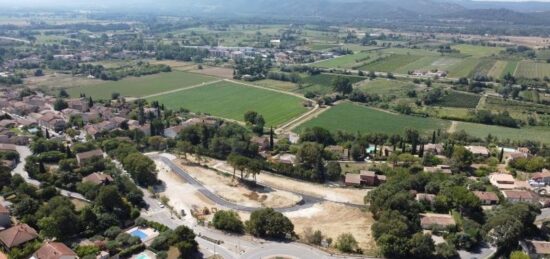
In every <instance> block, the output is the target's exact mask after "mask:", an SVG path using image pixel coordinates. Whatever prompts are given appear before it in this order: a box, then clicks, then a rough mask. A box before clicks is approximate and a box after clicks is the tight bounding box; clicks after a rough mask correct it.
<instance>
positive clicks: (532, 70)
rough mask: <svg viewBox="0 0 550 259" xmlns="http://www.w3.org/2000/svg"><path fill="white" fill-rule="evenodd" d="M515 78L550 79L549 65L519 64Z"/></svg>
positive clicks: (526, 62) (528, 62) (527, 62)
mask: <svg viewBox="0 0 550 259" xmlns="http://www.w3.org/2000/svg"><path fill="white" fill-rule="evenodd" d="M515 76H516V77H527V78H543V77H545V76H546V77H550V64H549V63H537V62H531V61H522V62H519V64H518V68H517V70H516V73H515Z"/></svg>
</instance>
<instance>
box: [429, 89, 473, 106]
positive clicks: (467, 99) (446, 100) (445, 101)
mask: <svg viewBox="0 0 550 259" xmlns="http://www.w3.org/2000/svg"><path fill="white" fill-rule="evenodd" d="M480 98H481V96H479V95H477V94H470V93H464V92H456V91H450V92H449V94H447V95H445V96H443V98H441V100H440V101H439V102H437V105H440V106H445V107H455V108H475V107H476V106H477V104H478V103H479V99H480Z"/></svg>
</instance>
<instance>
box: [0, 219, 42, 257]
mask: <svg viewBox="0 0 550 259" xmlns="http://www.w3.org/2000/svg"><path fill="white" fill-rule="evenodd" d="M36 238H38V233H37V232H36V230H34V228H31V227H30V226H29V225H27V224H20V225H16V226H13V227H11V228H8V229H6V230H4V231H2V232H0V243H1V245H2V246H3V247H4V248H5V249H6V250H7V251H9V250H10V249H12V248H14V247H18V246H20V245H22V244H25V243H27V242H29V241H32V240H35V239H36Z"/></svg>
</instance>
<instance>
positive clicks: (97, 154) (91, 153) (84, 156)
mask: <svg viewBox="0 0 550 259" xmlns="http://www.w3.org/2000/svg"><path fill="white" fill-rule="evenodd" d="M76 157H77V158H78V159H80V160H82V159H88V158H92V157H103V151H101V149H95V150H91V151H87V152H82V153H78V154H76Z"/></svg>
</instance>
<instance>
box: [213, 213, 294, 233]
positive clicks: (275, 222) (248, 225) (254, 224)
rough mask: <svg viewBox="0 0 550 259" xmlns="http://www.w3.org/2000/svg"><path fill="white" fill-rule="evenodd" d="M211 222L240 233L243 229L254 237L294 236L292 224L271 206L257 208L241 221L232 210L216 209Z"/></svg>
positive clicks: (222, 228)
mask: <svg viewBox="0 0 550 259" xmlns="http://www.w3.org/2000/svg"><path fill="white" fill-rule="evenodd" d="M212 224H213V225H214V227H215V228H217V229H220V230H223V231H228V232H232V233H238V234H242V233H244V232H245V231H246V232H247V233H250V234H251V235H253V236H256V237H263V238H276V239H286V238H291V237H293V236H294V225H293V224H292V222H291V221H290V220H289V219H288V218H287V217H285V216H284V215H283V214H282V213H280V212H277V211H275V210H273V209H271V208H265V209H259V210H256V211H254V212H252V214H251V215H250V219H249V220H248V221H246V222H245V223H243V222H242V221H241V219H240V217H239V215H238V214H237V213H235V212H234V211H223V210H222V211H218V212H216V214H214V218H213V220H212Z"/></svg>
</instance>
